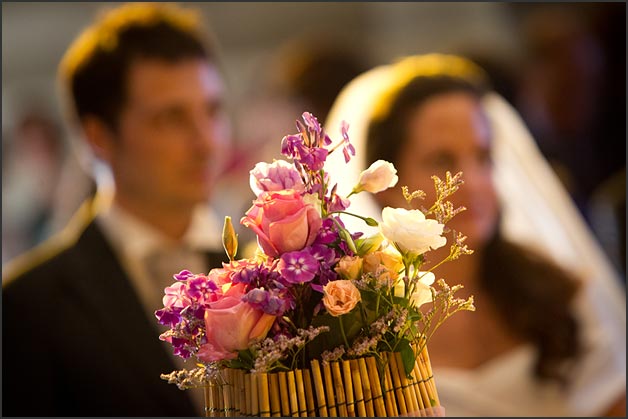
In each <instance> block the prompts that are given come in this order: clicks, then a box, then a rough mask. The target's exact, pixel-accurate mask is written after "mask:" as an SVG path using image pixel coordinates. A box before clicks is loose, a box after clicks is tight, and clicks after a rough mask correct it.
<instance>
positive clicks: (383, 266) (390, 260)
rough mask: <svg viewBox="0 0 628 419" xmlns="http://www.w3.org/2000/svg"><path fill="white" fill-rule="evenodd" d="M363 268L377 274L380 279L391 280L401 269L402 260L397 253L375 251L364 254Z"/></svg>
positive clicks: (395, 277)
mask: <svg viewBox="0 0 628 419" xmlns="http://www.w3.org/2000/svg"><path fill="white" fill-rule="evenodd" d="M363 269H364V272H365V273H366V272H368V273H371V274H373V275H377V278H378V279H379V280H380V281H393V280H395V279H397V277H398V276H399V272H401V270H402V269H403V261H402V260H401V255H399V254H398V253H390V252H384V251H377V252H373V253H368V254H367V255H365V256H364V265H363Z"/></svg>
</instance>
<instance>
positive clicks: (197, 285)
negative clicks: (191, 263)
mask: <svg viewBox="0 0 628 419" xmlns="http://www.w3.org/2000/svg"><path fill="white" fill-rule="evenodd" d="M216 291H218V286H217V285H216V284H215V283H214V281H212V280H210V279H208V278H207V277H206V276H204V275H197V276H196V277H194V278H193V279H190V280H189V281H188V289H187V295H188V297H189V298H190V300H191V301H196V302H198V303H199V304H204V303H205V302H209V301H212V296H213V295H214V294H215V293H216Z"/></svg>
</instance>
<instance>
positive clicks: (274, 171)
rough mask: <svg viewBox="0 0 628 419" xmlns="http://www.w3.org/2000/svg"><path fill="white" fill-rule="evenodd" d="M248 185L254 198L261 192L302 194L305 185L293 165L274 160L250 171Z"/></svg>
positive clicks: (258, 165)
mask: <svg viewBox="0 0 628 419" xmlns="http://www.w3.org/2000/svg"><path fill="white" fill-rule="evenodd" d="M249 173H250V176H249V183H250V186H251V190H252V191H253V192H255V195H256V196H260V194H261V193H262V192H267V191H280V190H282V189H294V190H295V191H297V192H303V191H304V190H305V185H304V184H303V180H302V179H301V175H300V174H299V172H298V171H297V169H296V168H295V167H294V165H293V164H291V163H288V162H287V161H285V160H276V161H274V162H273V163H272V164H268V163H264V162H260V163H257V164H256V165H255V167H254V168H253V170H251V171H250V172H249Z"/></svg>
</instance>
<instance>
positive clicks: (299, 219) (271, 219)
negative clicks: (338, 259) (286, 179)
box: [240, 190, 322, 257]
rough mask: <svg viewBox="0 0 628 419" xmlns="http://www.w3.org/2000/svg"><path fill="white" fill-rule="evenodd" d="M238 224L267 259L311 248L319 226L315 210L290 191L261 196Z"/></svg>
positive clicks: (265, 193)
mask: <svg viewBox="0 0 628 419" xmlns="http://www.w3.org/2000/svg"><path fill="white" fill-rule="evenodd" d="M240 222H241V223H242V224H244V225H245V226H246V227H249V228H250V229H252V230H253V231H254V232H255V234H256V235H257V241H258V243H259V245H260V246H261V247H262V249H263V250H264V253H265V254H267V255H268V256H271V257H277V256H279V255H281V254H283V253H286V252H292V251H295V250H302V249H303V248H304V247H306V246H309V245H311V244H312V243H313V242H314V239H315V238H316V234H317V233H318V230H319V229H320V228H321V226H322V221H321V216H320V214H319V212H318V210H317V209H316V208H314V207H313V206H312V205H310V204H308V203H306V202H305V201H304V200H303V198H302V197H301V195H300V194H299V193H298V192H296V191H294V190H284V191H276V192H263V193H262V194H261V195H260V196H259V198H258V199H256V200H255V201H254V202H253V206H252V207H251V208H250V209H249V210H248V211H247V212H246V216H245V217H243V218H242V219H241V220H240Z"/></svg>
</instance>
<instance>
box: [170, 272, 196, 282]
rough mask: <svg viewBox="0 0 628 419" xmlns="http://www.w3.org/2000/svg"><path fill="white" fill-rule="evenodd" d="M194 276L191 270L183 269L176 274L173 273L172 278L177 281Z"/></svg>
mask: <svg viewBox="0 0 628 419" xmlns="http://www.w3.org/2000/svg"><path fill="white" fill-rule="evenodd" d="M195 276H196V275H194V274H193V273H192V272H190V271H188V270H187V269H184V270H182V271H181V272H179V273H178V274H176V275H173V277H174V279H176V280H177V281H187V280H188V279H190V278H193V277H195Z"/></svg>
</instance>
